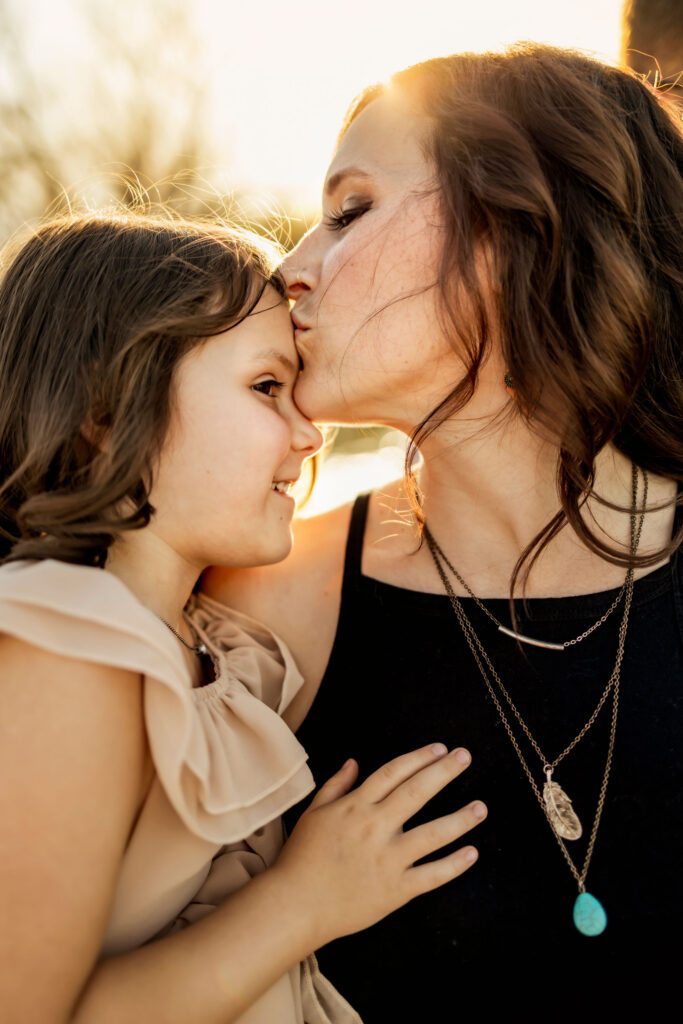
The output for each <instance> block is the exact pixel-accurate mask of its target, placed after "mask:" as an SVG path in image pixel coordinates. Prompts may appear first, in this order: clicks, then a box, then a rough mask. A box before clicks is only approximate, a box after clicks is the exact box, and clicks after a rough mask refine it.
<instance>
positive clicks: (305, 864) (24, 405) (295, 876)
mask: <svg viewBox="0 0 683 1024" xmlns="http://www.w3.org/2000/svg"><path fill="white" fill-rule="evenodd" d="M282 293H283V289H282V285H281V283H280V282H279V280H278V278H277V277H273V276H272V275H271V268H270V266H269V264H268V261H267V259H266V257H265V256H264V254H263V252H262V251H261V250H260V248H259V247H258V245H257V244H256V243H255V242H254V241H253V240H250V239H248V238H247V237H245V236H242V235H239V234H237V233H235V232H232V231H229V230H226V229H223V228H221V229H218V228H208V227H206V226H197V225H192V224H187V223H173V222H171V221H169V220H168V219H167V220H163V221H156V220H152V219H145V218H140V217H132V216H90V217H83V218H78V217H76V218H71V219H64V220H58V221H54V222H52V223H49V224H47V225H45V226H43V227H42V228H40V230H38V231H37V232H36V233H35V234H34V235H33V237H31V238H30V239H29V240H28V241H27V242H25V244H24V245H23V247H22V248H21V249H20V250H19V251H18V252H17V253H16V254H15V255H14V257H13V258H12V259H10V261H9V264H8V266H7V268H6V271H5V274H4V278H3V280H2V282H1V284H0V395H1V396H2V397H1V400H0V452H1V453H2V482H1V487H0V517H1V519H0V526H1V528H2V535H3V538H4V540H3V552H2V554H3V564H2V566H1V567H0V631H1V633H0V665H1V666H2V677H1V684H0V722H1V723H2V725H1V735H0V773H1V774H2V778H3V779H4V780H5V785H4V786H3V788H2V798H1V804H0V821H2V831H3V841H2V854H1V862H0V877H1V878H2V895H1V900H0V902H1V905H2V907H3V913H4V918H3V925H2V928H0V963H1V964H2V968H1V971H2V989H3V991H2V996H1V1001H2V1007H3V1019H4V1020H5V1021H7V1022H8V1024H9V1022H17V1024H18V1022H22V1024H23V1022H27V1021H40V1022H41V1024H53V1022H54V1024H56V1022H60V1024H61V1022H66V1021H70V1022H78V1024H81V1022H83V1024H85V1022H94V1021H96V1022H97V1024H106V1022H108V1021H111V1022H120V1021H123V1020H125V1021H126V1022H127V1024H134V1022H138V1021H139V1022H145V1024H149V1022H150V1021H155V1022H157V1021H158V1022H161V1021H163V1022H164V1024H174V1022H178V1024H180V1022H182V1024H187V1022H188V1021H190V1020H191V1021H195V1022H198V1024H200V1022H201V1024H211V1022H216V1024H218V1022H221V1024H225V1022H227V1021H234V1020H236V1019H237V1018H239V1019H240V1020H241V1021H245V1022H246V1021H251V1022H259V1024H269V1022H273V1024H276V1022H277V1024H295V1022H296V1024H302V1022H303V1021H306V1022H307V1024H322V1022H330V1021H331V1022H340V1024H341V1022H344V1024H346V1022H352V1021H358V1020H359V1019H360V1018H359V1017H358V1015H357V1014H356V1012H355V1011H354V1010H352V1009H351V1007H350V1006H349V1005H348V1003H346V1001H345V1000H344V999H343V998H342V997H341V996H340V995H339V994H338V993H337V992H336V991H335V990H334V989H333V988H332V986H331V985H329V983H327V982H326V981H325V980H324V979H323V978H322V977H321V976H320V974H319V972H318V971H317V968H316V963H315V960H314V958H313V957H312V956H311V954H312V952H313V950H314V949H315V948H316V947H318V946H319V945H321V944H323V943H325V942H327V941H329V940H330V939H332V938H335V937H338V936H341V935H344V934H348V933H349V932H353V931H354V930H356V929H359V928H364V927H367V926H368V925H370V924H372V923H373V922H375V921H377V920H378V919H379V918H381V917H382V916H384V915H385V914H387V913H388V912H390V911H392V910H393V909H395V908H396V907H398V906H400V905H401V904H403V903H405V902H406V901H408V900H410V899H412V898H413V897H414V896H415V895H417V894H418V893H421V892H425V891H427V890H429V889H431V888H434V887H435V886H438V885H441V884H443V883H444V882H446V881H448V880H449V879H452V878H454V877H455V876H456V875H458V874H460V873H461V872H462V871H464V870H465V869H466V868H467V867H468V866H469V865H470V864H471V863H472V862H473V860H474V859H475V858H476V852H475V851H474V850H473V848H472V847H464V848H462V849H460V850H459V851H458V852H456V853H455V854H452V853H451V854H449V855H448V856H447V857H441V858H439V859H436V860H432V861H431V862H429V863H426V864H422V865H420V866H417V867H415V866H413V865H414V862H415V861H418V860H420V859H421V858H423V857H425V855H427V854H429V853H432V852H433V851H434V850H437V849H439V848H440V847H442V846H443V845H445V844H446V843H449V842H451V841H453V840H454V839H456V838H458V837H460V836H461V835H462V834H463V833H464V832H465V831H467V830H468V829H469V828H471V827H472V826H473V825H475V824H476V823H477V821H478V820H480V819H481V817H483V815H484V813H485V810H484V808H483V805H481V804H479V803H474V802H473V803H472V804H471V805H470V806H469V807H467V808H465V809H463V810H460V811H457V812H455V813H449V814H448V815H447V816H445V817H443V818H442V819H441V820H439V821H435V822H431V823H430V824H429V825H427V826H424V825H423V826H421V827H420V828H416V829H412V830H410V831H406V832H404V831H403V830H402V827H403V824H404V822H405V821H407V820H408V819H409V818H410V817H411V816H412V815H413V814H415V812H416V811H418V809H419V808H421V807H422V806H423V804H424V803H425V802H426V801H427V800H428V799H429V798H430V797H431V796H433V795H434V794H435V793H436V792H437V791H438V790H440V789H441V788H442V787H443V786H444V785H445V784H446V783H448V782H450V781H451V780H453V779H454V778H455V777H456V776H457V775H458V774H459V773H460V772H461V771H462V770H463V768H464V767H465V766H466V764H467V762H468V760H469V756H468V754H467V753H466V752H465V751H463V750H462V749H458V750H455V751H454V752H453V753H452V754H451V755H448V756H444V755H445V753H446V752H445V748H443V747H441V746H440V745H429V746H426V747H423V748H422V749H420V750H417V751H415V752H413V753H410V754H407V755H404V756H401V757H399V758H398V759H396V760H394V761H393V762H392V763H390V764H387V765H385V766H384V767H383V768H382V769H381V770H380V771H377V772H375V773H374V775H372V776H371V777H370V778H369V779H368V780H367V781H366V782H365V783H363V785H362V786H360V787H359V788H358V789H356V790H355V791H353V792H349V791H350V789H351V786H352V784H353V782H354V780H355V777H356V771H357V766H356V765H355V762H347V764H346V765H345V766H344V768H343V769H342V770H341V771H340V772H338V773H337V774H336V775H335V776H334V777H333V778H332V779H331V780H330V781H329V782H328V783H327V784H326V785H324V786H323V787H322V789H321V791H320V792H319V794H318V795H317V796H316V798H315V799H314V801H313V802H312V804H311V808H310V810H309V811H308V812H307V813H306V814H305V815H304V816H303V818H302V820H301V824H300V825H299V826H297V828H296V830H295V831H294V833H293V835H292V837H291V840H290V841H289V843H288V844H287V847H286V848H285V850H284V851H283V853H282V854H281V855H280V856H279V858H278V860H277V863H276V864H275V866H272V865H274V862H275V861H276V857H277V856H278V852H279V850H280V846H281V843H282V834H281V827H280V824H279V820H278V816H279V815H280V813H281V812H282V811H283V810H285V809H286V808H288V807H289V806H291V805H293V804H294V803H295V802H296V801H298V800H300V799H301V798H302V797H304V796H305V795H306V794H307V793H309V792H310V790H311V789H312V787H313V779H312V776H311V774H310V772H309V770H308V768H307V767H306V763H305V761H306V753H305V751H304V750H303V748H302V747H301V746H300V745H299V743H298V742H297V741H296V739H295V738H294V736H293V735H292V733H291V732H290V731H289V729H288V727H287V726H286V725H285V723H284V722H283V720H282V718H281V717H280V715H281V714H282V712H284V711H285V710H286V709H287V707H288V706H289V705H290V703H291V702H292V700H293V698H294V697H295V695H296V693H297V692H298V690H299V688H300V686H301V683H302V680H301V677H300V675H299V673H298V671H297V669H296V668H295V666H294V663H293V661H292V659H291V657H290V655H289V653H288V652H287V649H286V648H285V647H284V645H283V644H282V643H281V642H280V641H279V640H278V639H277V638H276V637H275V636H273V635H272V634H270V633H269V632H268V631H267V630H265V629H263V628H261V627H259V626H257V625H256V624H255V623H254V622H252V621H251V620H250V619H247V618H245V617H244V616H242V615H239V614H234V615H233V614H232V613H230V612H228V611H227V610H226V609H225V608H223V607H222V606H220V605H218V604H216V603H215V602H214V601H212V600H211V599H209V598H205V597H201V596H192V592H193V588H194V586H195V583H196V581H197V579H198V577H199V574H200V573H201V571H202V570H203V569H204V568H205V567H206V566H207V565H209V564H210V563H218V564H222V565H232V566H242V567H245V566H253V565H255V564H259V563H264V562H272V561H275V560H277V559H281V558H283V557H284V556H285V555H286V554H287V553H288V551H289V548H290V543H291V537H290V520H291V517H292V511H293V505H294V503H293V500H292V498H291V497H290V496H289V494H288V491H289V490H290V487H291V485H292V483H293V482H294V481H295V480H296V479H297V477H298V476H299V474H300V472H301V467H302V463H303V462H304V460H305V459H306V458H308V457H309V456H311V455H312V454H313V453H314V452H315V451H316V449H317V448H318V446H319V443H320V438H319V433H318V431H317V430H316V429H315V428H314V427H313V426H312V424H311V423H310V422H309V421H308V420H306V419H305V418H304V417H303V416H302V415H301V413H300V412H299V411H298V410H297V408H296V406H295V405H294V402H293V399H292V390H293V386H294V382H295V379H296V376H297V372H298V360H297V355H296V351H295V348H294V344H293V338H292V330H291V324H290V320H289V313H288V306H287V303H286V301H285V300H284V299H283V294H282ZM246 882H249V884H248V885H245V883H246ZM218 904H220V906H218ZM214 907H215V910H214V912H213V913H208V911H209V910H210V909H212V908H214ZM184 908H187V909H184ZM249 1007H251V1009H248V1008H249Z"/></svg>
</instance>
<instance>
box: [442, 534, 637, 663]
mask: <svg viewBox="0 0 683 1024" xmlns="http://www.w3.org/2000/svg"><path fill="white" fill-rule="evenodd" d="M425 536H427V540H428V542H429V545H430V548H433V549H434V550H435V551H436V553H437V554H438V556H439V558H440V559H441V561H442V562H444V563H445V565H447V566H448V568H449V569H450V571H451V572H452V573H453V575H454V576H455V578H456V580H457V581H458V583H459V584H460V585H461V586H462V588H463V589H464V590H465V591H466V592H467V593H468V594H469V596H470V597H471V598H472V600H473V601H474V602H475V604H476V605H477V606H478V607H479V608H481V610H482V611H483V613H484V615H486V616H488V618H489V619H490V620H491V622H493V623H494V625H496V626H497V627H498V632H499V633H504V634H505V636H510V637H512V638H513V640H519V641H520V643H523V644H530V645H531V646H532V647H543V648H545V649H546V650H548V651H566V650H567V648H568V647H575V646H576V645H577V644H580V643H581V641H582V640H585V639H586V637H588V636H590V635H591V633H594V632H595V630H596V629H599V628H600V626H602V625H603V623H605V622H607V620H608V618H609V617H610V615H611V614H612V612H613V611H614V610H615V608H616V607H617V605H618V604H619V602H620V601H621V599H622V597H623V596H624V594H625V593H626V580H624V582H623V585H622V587H621V590H620V591H619V593H618V594H617V596H616V597H615V598H614V600H613V601H612V603H611V605H610V606H609V608H608V609H607V611H606V612H605V613H604V615H601V616H600V618H599V619H598V620H597V622H594V623H593V625H592V626H590V627H589V628H588V629H586V630H584V632H583V633H579V635H578V636H575V637H573V638H572V639H571V640H565V641H563V643H561V644H556V643H551V642H550V641H549V640H538V639H537V638H536V637H531V636H526V635H525V634H524V633H517V632H515V630H514V629H510V628H509V626H504V625H503V623H502V622H501V621H500V620H499V619H497V618H496V616H495V615H494V614H493V612H492V611H490V610H489V609H488V608H487V607H486V605H485V604H484V603H483V601H481V600H480V599H479V598H478V597H477V595H476V594H475V593H474V591H473V590H472V588H471V587H470V586H469V585H468V584H467V583H466V582H465V580H464V579H463V578H462V576H461V575H460V573H459V572H458V570H457V569H456V568H455V566H453V565H451V563H450V562H449V561H448V559H447V558H446V555H445V554H444V553H443V551H442V550H441V548H440V547H439V545H438V544H437V543H436V541H435V540H434V537H433V536H432V534H431V533H429V534H428V531H427V528H426V526H425Z"/></svg>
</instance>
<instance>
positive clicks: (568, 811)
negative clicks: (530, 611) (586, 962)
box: [425, 464, 648, 935]
mask: <svg viewBox="0 0 683 1024" xmlns="http://www.w3.org/2000/svg"><path fill="white" fill-rule="evenodd" d="M643 477H644V482H643V506H642V507H643V511H642V512H641V515H640V520H639V521H638V517H637V514H636V509H637V501H638V469H637V467H636V466H635V464H634V465H633V468H632V506H631V560H633V557H634V556H635V554H636V552H637V550H638V544H639V542H640V536H641V533H642V529H643V522H644V518H645V512H644V510H645V507H646V504H647V490H648V477H647V473H645V471H643ZM425 537H426V540H427V544H428V546H429V550H430V552H431V555H432V558H433V560H434V564H435V566H436V569H437V571H438V573H439V577H440V578H441V582H442V584H443V586H444V589H445V591H446V593H447V594H448V597H449V599H450V602H451V605H452V607H453V611H454V612H455V615H456V618H457V620H458V622H459V624H460V627H461V629H462V631H463V634H464V636H465V639H466V641H467V644H468V646H469V648H470V650H471V651H472V655H473V657H474V660H475V662H476V664H477V667H478V668H479V671H480V673H481V675H482V677H483V679H484V682H485V683H486V687H487V689H488V691H489V695H490V696H491V698H492V700H493V703H494V705H495V707H496V710H497V711H498V714H499V716H500V719H501V721H502V723H503V726H504V727H505V731H506V732H507V734H508V737H509V739H510V741H511V743H512V746H513V748H514V750H515V752H516V754H517V757H518V758H519V761H520V763H521V765H522V768H523V769H524V772H525V774H526V776H527V778H528V780H529V782H530V784H531V787H532V789H533V792H534V794H535V796H536V798H537V800H538V802H539V804H540V806H541V809H542V810H543V813H544V814H545V817H546V819H547V821H548V824H549V825H550V827H551V829H552V830H553V834H554V835H555V838H556V839H557V842H558V843H559V846H560V849H561V851H562V854H563V856H564V858H565V860H566V862H567V865H568V866H569V869H570V871H571V872H572V875H573V876H574V879H575V880H576V882H577V883H578V887H579V895H578V896H577V898H576V901H575V903H574V915H573V916H574V924H575V925H576V927H577V929H578V930H579V931H580V932H581V933H582V934H584V935H599V934H600V933H601V932H602V931H604V929H605V927H606V924H607V916H606V914H605V911H604V908H603V907H602V904H601V903H600V902H599V900H597V899H596V898H595V897H594V896H593V895H591V894H590V893H588V892H586V885H585V882H586V877H587V875H588V868H589V865H590V861H591V857H592V855H593V848H594V846H595V841H596V838H597V833H598V826H599V824H600V819H601V816H602V810H603V806H604V802H605V794H606V792H607V783H608V780H609V774H610V769H611V765H612V756H613V752H614V739H615V735H616V726H617V712H618V708H619V683H620V675H621V664H622V660H623V656H624V646H625V640H626V631H627V628H628V618H629V612H630V609H631V602H632V599H633V575H634V570H633V561H631V565H630V566H629V569H628V571H627V573H626V580H625V583H624V595H625V601H624V612H623V616H622V621H621V624H620V627H619V641H618V646H617V656H616V661H615V665H614V669H613V671H612V674H611V676H610V679H609V681H608V683H607V686H606V687H605V690H604V691H603V693H602V695H601V697H600V699H599V701H598V704H597V706H596V708H595V710H594V711H593V714H592V715H591V716H590V718H589V719H588V721H587V722H586V724H585V725H584V726H583V728H582V729H581V730H580V731H579V733H578V734H577V735H576V736H575V737H574V739H573V740H572V741H571V743H570V744H569V745H568V746H567V747H565V749H564V750H563V751H562V753H561V754H560V755H559V756H558V757H556V758H555V760H554V761H552V762H549V761H548V760H547V759H546V758H545V756H544V755H543V753H542V751H541V748H540V746H539V745H538V743H537V742H536V740H535V739H534V737H533V736H532V734H531V731H530V730H529V728H528V726H527V725H526V723H525V722H524V720H523V719H522V716H521V715H520V713H519V711H518V710H517V708H516V707H515V705H514V703H513V702H512V699H511V698H510V695H509V694H508V692H507V690H506V689H505V687H504V686H503V683H502V680H501V678H500V676H499V675H498V673H497V672H496V670H495V669H494V667H493V665H492V663H491V660H490V658H489V657H488V654H487V653H486V651H485V649H484V647H483V645H482V643H481V641H480V640H479V637H478V636H477V634H476V633H475V631H474V628H473V626H472V624H471V622H470V621H469V619H468V617H467V615H466V614H465V611H464V609H463V607H462V604H461V603H460V601H459V600H458V598H457V596H456V595H455V592H454V591H453V587H452V586H451V583H450V581H449V579H448V577H447V575H446V572H445V569H444V566H443V564H442V562H441V559H440V556H439V551H438V550H437V547H436V545H435V542H434V539H433V537H432V535H431V533H430V532H429V531H428V530H427V527H426V526H425ZM439 550H440V549H439ZM484 663H485V664H486V666H487V668H488V670H489V672H490V673H491V676H492V677H493V679H494V680H495V681H496V684H497V685H498V688H499V690H500V692H501V694H502V695H503V697H504V699H505V700H506V702H507V703H508V705H509V707H510V708H511V710H512V711H513V713H514V715H515V717H516V719H517V721H518V722H519V724H520V726H521V727H522V729H523V731H524V733H525V735H526V736H527V737H528V739H529V741H530V743H531V744H532V746H533V749H534V750H535V752H536V753H537V754H538V756H539V757H540V759H541V761H542V762H543V764H544V772H545V775H546V782H545V785H544V787H543V794H541V790H540V788H539V786H538V785H537V783H536V781H535V779H534V777H533V775H532V772H531V769H530V768H529V766H528V764H527V762H526V759H525V758H524V755H523V754H522V751H521V749H520V746H519V743H518V742H517V739H516V737H515V735H514V732H513V730H512V727H511V725H510V722H509V721H508V718H507V716H506V714H505V711H504V709H503V706H502V704H501V701H500V700H499V698H498V696H497V694H496V692H495V690H494V688H493V685H492V683H491V680H490V679H489V677H488V675H487V672H486V669H485V668H484ZM610 692H611V693H612V718H611V726H610V736H609V743H608V749H607V757H606V760H605V770H604V772H603V778H602V784H601V786H600V793H599V797H598V805H597V808H596V812H595V818H594V821H593V827H592V829H591V834H590V838H589V842H588V848H587V850H586V856H585V859H584V863H583V868H582V870H581V871H579V870H578V868H577V867H576V865H575V864H574V861H573V860H572V858H571V856H570V854H569V851H568V850H567V847H566V846H565V843H564V839H576V838H578V837H579V836H580V835H581V833H582V829H581V824H580V822H579V820H578V817H577V816H576V814H575V813H574V811H573V808H572V805H571V801H570V800H569V799H568V797H567V796H566V794H565V793H564V792H563V791H562V789H561V788H560V786H559V785H558V784H557V783H556V782H553V781H552V773H553V770H554V768H555V767H556V765H558V764H559V763H560V761H561V760H562V759H563V758H564V757H566V756H567V754H568V753H569V752H570V751H571V750H573V749H574V747H575V746H576V745H577V743H579V742H580V740H581V739H583V737H584V736H585V735H586V733H587V732H588V730H589V729H590V728H591V726H592V725H593V723H594V722H595V719H596V718H597V716H598V714H599V712H600V710H601V708H602V707H603V705H604V703H605V701H606V700H607V698H608V696H609V694H610Z"/></svg>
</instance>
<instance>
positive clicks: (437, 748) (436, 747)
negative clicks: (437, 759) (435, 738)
mask: <svg viewBox="0 0 683 1024" xmlns="http://www.w3.org/2000/svg"><path fill="white" fill-rule="evenodd" d="M430 749H431V751H432V754H447V753H448V747H446V746H445V745H444V744H443V743H432V745H431V748H430Z"/></svg>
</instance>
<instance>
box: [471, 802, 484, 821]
mask: <svg viewBox="0 0 683 1024" xmlns="http://www.w3.org/2000/svg"><path fill="white" fill-rule="evenodd" d="M472 814H473V815H474V817H475V818H485V817H486V807H485V806H484V804H479V803H477V804H472Z"/></svg>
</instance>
